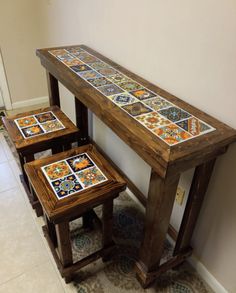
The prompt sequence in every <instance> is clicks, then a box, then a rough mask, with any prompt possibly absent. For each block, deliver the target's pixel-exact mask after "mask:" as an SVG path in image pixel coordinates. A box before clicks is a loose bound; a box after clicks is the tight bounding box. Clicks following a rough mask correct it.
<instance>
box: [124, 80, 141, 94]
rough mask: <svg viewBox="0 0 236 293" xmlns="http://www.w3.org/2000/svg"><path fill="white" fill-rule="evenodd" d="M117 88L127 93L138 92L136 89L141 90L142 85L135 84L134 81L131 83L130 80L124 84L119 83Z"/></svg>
mask: <svg viewBox="0 0 236 293" xmlns="http://www.w3.org/2000/svg"><path fill="white" fill-rule="evenodd" d="M119 86H120V87H121V88H122V89H124V90H126V91H128V92H130V91H134V90H138V89H141V88H142V85H141V84H139V83H137V82H135V81H132V80H131V81H125V82H122V83H119Z"/></svg>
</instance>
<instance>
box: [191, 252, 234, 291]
mask: <svg viewBox="0 0 236 293" xmlns="http://www.w3.org/2000/svg"><path fill="white" fill-rule="evenodd" d="M188 262H189V263H190V264H191V265H192V267H193V268H194V269H195V270H196V271H197V272H198V274H199V275H200V276H201V278H202V279H203V280H204V281H205V282H206V283H207V284H208V285H209V286H210V287H211V289H212V290H213V291H214V292H217V293H229V292H228V291H227V290H226V289H225V288H224V287H223V286H222V285H221V284H220V283H219V282H218V281H217V280H216V278H215V277H214V276H213V275H212V274H211V273H210V272H209V271H208V270H207V269H206V267H205V266H204V265H203V264H202V263H201V262H200V261H199V260H198V259H197V258H196V257H195V256H194V255H192V256H191V257H190V258H189V259H188Z"/></svg>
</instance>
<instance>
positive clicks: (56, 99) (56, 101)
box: [46, 71, 60, 107]
mask: <svg viewBox="0 0 236 293" xmlns="http://www.w3.org/2000/svg"><path fill="white" fill-rule="evenodd" d="M46 73H47V84H48V94H49V104H50V106H53V105H57V106H58V107H60V95H59V87H58V80H57V79H56V78H55V77H54V76H53V75H52V74H51V73H50V72H48V71H47V72H46Z"/></svg>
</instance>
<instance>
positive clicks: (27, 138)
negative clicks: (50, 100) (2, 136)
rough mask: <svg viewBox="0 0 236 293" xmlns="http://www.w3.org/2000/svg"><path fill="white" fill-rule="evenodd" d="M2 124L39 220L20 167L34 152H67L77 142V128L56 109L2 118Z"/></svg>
mask: <svg viewBox="0 0 236 293" xmlns="http://www.w3.org/2000/svg"><path fill="white" fill-rule="evenodd" d="M2 120H3V124H4V126H5V128H6V130H7V132H8V134H9V137H10V139H11V140H12V142H13V144H14V146H15V148H16V151H17V153H18V155H19V159H20V164H21V169H22V175H21V176H20V178H21V182H22V184H23V186H24V188H25V191H26V193H27V195H28V198H29V201H30V203H31V205H32V207H33V208H34V209H35V211H36V214H37V215H38V216H40V215H42V208H41V205H40V203H39V201H38V199H37V197H36V196H35V194H34V193H33V192H31V191H30V189H29V183H28V179H27V176H26V174H25V171H24V168H23V165H24V163H25V162H30V161H33V160H34V159H35V157H34V155H35V154H36V153H38V152H42V151H45V150H48V149H51V150H52V153H53V154H55V153H58V152H62V151H63V150H67V149H70V148H71V143H72V142H75V141H77V140H78V136H79V131H78V128H77V127H76V126H75V125H74V124H73V123H72V122H71V121H70V119H69V118H68V117H67V116H66V115H65V114H64V113H63V112H62V111H61V110H60V108H59V107H57V106H53V107H47V108H43V109H38V110H35V111H30V112H25V113H21V114H18V115H15V116H10V117H4V118H3V119H2Z"/></svg>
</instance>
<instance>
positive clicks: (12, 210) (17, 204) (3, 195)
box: [0, 187, 31, 230]
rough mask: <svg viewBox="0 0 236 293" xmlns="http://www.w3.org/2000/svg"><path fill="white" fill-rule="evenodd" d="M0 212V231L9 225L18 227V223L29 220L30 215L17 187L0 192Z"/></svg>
mask: <svg viewBox="0 0 236 293" xmlns="http://www.w3.org/2000/svg"><path fill="white" fill-rule="evenodd" d="M0 210H1V212H0V223H1V225H0V226H1V228H0V230H1V229H4V227H7V226H8V225H11V224H17V225H18V223H19V222H21V223H25V222H28V221H30V220H31V214H30V212H29V209H28V208H27V206H26V204H25V200H24V198H23V195H22V193H21V191H20V190H19V188H18V187H15V188H12V189H9V190H7V191H2V192H0Z"/></svg>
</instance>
